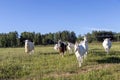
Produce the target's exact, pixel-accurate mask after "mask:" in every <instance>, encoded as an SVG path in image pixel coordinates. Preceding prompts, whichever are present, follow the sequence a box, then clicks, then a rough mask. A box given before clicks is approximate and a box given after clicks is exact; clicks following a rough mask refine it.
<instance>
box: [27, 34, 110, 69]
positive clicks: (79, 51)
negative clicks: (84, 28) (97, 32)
mask: <svg viewBox="0 0 120 80" xmlns="http://www.w3.org/2000/svg"><path fill="white" fill-rule="evenodd" d="M102 45H103V47H104V49H105V51H106V52H107V54H108V53H109V50H110V48H111V45H112V43H111V41H110V39H109V38H106V39H104V41H103V43H102ZM54 49H55V50H56V51H59V53H60V55H62V57H63V56H64V53H65V51H67V50H68V51H69V53H73V52H74V53H75V55H76V58H77V60H78V63H79V67H81V64H82V63H83V59H85V58H86V57H87V53H88V40H87V37H86V36H84V40H83V41H81V42H80V43H78V42H76V43H75V44H73V43H70V42H67V43H65V42H63V41H61V40H59V41H58V43H57V44H55V46H54ZM25 52H26V53H29V54H32V53H34V44H33V43H32V42H30V41H29V40H25Z"/></svg>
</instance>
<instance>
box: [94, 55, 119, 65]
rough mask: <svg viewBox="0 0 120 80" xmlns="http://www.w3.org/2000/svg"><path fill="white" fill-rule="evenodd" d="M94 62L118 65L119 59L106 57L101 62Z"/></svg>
mask: <svg viewBox="0 0 120 80" xmlns="http://www.w3.org/2000/svg"><path fill="white" fill-rule="evenodd" d="M96 62H98V63H100V64H101V63H118V64H119V63H120V57H113V56H112V57H107V58H105V59H102V60H96Z"/></svg>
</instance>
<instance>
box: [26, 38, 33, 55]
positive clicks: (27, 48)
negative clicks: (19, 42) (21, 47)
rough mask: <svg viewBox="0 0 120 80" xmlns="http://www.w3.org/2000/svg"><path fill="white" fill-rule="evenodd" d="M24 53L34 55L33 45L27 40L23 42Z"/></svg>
mask: <svg viewBox="0 0 120 80" xmlns="http://www.w3.org/2000/svg"><path fill="white" fill-rule="evenodd" d="M25 52H26V53H29V54H31V53H34V44H33V43H32V42H30V41H29V40H25Z"/></svg>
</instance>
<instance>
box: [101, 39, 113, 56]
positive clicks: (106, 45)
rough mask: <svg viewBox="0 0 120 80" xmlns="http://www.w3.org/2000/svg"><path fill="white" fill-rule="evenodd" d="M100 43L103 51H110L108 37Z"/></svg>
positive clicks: (110, 43)
mask: <svg viewBox="0 0 120 80" xmlns="http://www.w3.org/2000/svg"><path fill="white" fill-rule="evenodd" d="M102 45H103V47H104V49H105V51H106V52H107V54H108V53H109V51H110V48H111V46H112V42H111V41H110V39H109V38H106V39H104V41H103V43H102Z"/></svg>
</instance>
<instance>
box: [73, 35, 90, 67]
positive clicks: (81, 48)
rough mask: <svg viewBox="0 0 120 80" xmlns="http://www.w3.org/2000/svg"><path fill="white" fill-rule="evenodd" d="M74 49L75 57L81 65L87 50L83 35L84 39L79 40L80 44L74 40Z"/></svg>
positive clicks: (85, 39)
mask: <svg viewBox="0 0 120 80" xmlns="http://www.w3.org/2000/svg"><path fill="white" fill-rule="evenodd" d="M74 49H75V55H76V58H77V60H78V63H79V67H81V64H82V63H83V58H86V56H87V52H88V43H87V38H85V37H84V41H82V42H80V44H78V43H77V42H76V43H75V46H74Z"/></svg>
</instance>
